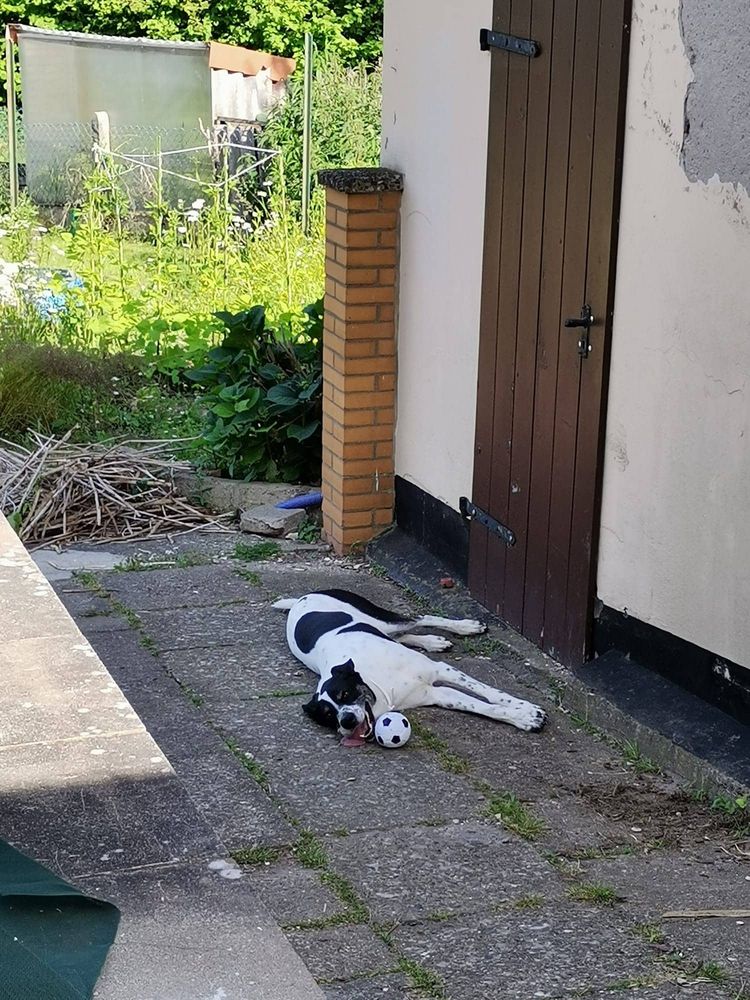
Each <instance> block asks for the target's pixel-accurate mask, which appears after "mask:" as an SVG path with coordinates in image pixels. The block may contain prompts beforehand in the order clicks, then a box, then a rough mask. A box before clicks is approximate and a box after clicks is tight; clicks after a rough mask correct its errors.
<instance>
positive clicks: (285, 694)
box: [254, 688, 310, 701]
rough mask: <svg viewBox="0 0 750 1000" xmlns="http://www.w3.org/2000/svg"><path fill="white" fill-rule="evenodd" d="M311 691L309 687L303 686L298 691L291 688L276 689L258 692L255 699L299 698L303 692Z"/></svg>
mask: <svg viewBox="0 0 750 1000" xmlns="http://www.w3.org/2000/svg"><path fill="white" fill-rule="evenodd" d="M309 693H310V692H309V691H308V690H307V688H301V689H300V690H298V691H291V690H282V689H279V690H276V691H269V692H268V693H267V694H256V695H255V699H254V700H255V701H266V700H267V699H269V698H298V697H299V696H300V695H301V694H309Z"/></svg>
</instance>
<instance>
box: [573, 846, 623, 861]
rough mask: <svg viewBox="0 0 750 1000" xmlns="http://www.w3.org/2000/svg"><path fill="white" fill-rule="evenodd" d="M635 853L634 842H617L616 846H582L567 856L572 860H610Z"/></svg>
mask: <svg viewBox="0 0 750 1000" xmlns="http://www.w3.org/2000/svg"><path fill="white" fill-rule="evenodd" d="M635 853H636V849H635V847H634V846H633V845H632V844H616V845H615V846H614V847H581V848H579V849H578V850H576V851H570V852H569V853H567V854H566V857H567V858H568V859H569V860H570V861H608V860H611V859H612V858H622V857H627V856H628V855H631V854H635Z"/></svg>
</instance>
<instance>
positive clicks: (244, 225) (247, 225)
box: [242, 222, 253, 232]
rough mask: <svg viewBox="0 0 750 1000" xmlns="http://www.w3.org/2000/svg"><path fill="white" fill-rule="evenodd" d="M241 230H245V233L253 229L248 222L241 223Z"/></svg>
mask: <svg viewBox="0 0 750 1000" xmlns="http://www.w3.org/2000/svg"><path fill="white" fill-rule="evenodd" d="M242 228H243V229H244V230H245V232H247V231H248V230H249V229H252V228H253V227H252V226H251V225H250V223H249V222H243V223H242Z"/></svg>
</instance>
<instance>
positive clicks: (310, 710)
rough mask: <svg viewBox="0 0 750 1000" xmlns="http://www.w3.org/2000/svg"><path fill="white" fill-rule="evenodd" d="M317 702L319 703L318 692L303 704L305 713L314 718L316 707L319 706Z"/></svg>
mask: <svg viewBox="0 0 750 1000" xmlns="http://www.w3.org/2000/svg"><path fill="white" fill-rule="evenodd" d="M317 704H318V696H317V694H314V695H313V696H312V698H311V699H310V700H309V701H308V702H307V704H306V705H303V706H302V711H303V712H304V713H305V715H309V716H310V718H311V719H314V718H315V708H316V707H317Z"/></svg>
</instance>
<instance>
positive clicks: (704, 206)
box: [598, 0, 750, 666]
mask: <svg viewBox="0 0 750 1000" xmlns="http://www.w3.org/2000/svg"><path fill="white" fill-rule="evenodd" d="M678 7H679V4H678V0H665V2H662V3H660V4H659V5H658V7H657V6H654V5H653V4H651V3H647V2H645V0H635V3H634V18H633V39H632V46H631V62H630V86H629V92H628V104H627V132H626V144H625V163H624V181H623V197H622V213H621V224H620V248H619V256H618V270H617V291H616V303H615V321H614V337H613V352H612V366H611V388H610V394H609V411H608V426H607V445H606V460H605V477H604V499H603V511H602V537H601V548H600V557H599V572H598V589H599V596H600V598H601V599H602V600H603V601H604V602H605V603H606V604H608V605H610V606H612V607H615V608H618V609H619V610H622V609H624V608H627V610H628V613H629V614H631V615H633V616H635V617H636V618H639V619H641V620H642V621H646V622H650V623H652V624H654V625H657V626H659V627H661V628H664V629H667V630H668V631H669V632H672V633H674V634H676V635H679V636H681V637H683V638H685V639H688V640H690V641H692V642H695V643H697V644H699V645H700V646H703V647H706V648H708V649H711V650H712V651H714V652H716V653H718V654H720V655H723V656H725V657H727V658H729V659H732V660H735V661H737V662H739V663H742V664H745V665H747V666H750V614H749V613H748V609H749V608H750V457H749V453H748V445H749V444H750V433H748V431H749V430H750V428H749V427H748V424H749V419H748V394H749V393H750V384H749V383H750V199H749V198H748V195H747V192H746V191H745V190H744V189H743V188H741V187H738V186H734V185H732V184H731V183H722V182H720V181H719V180H718V179H714V180H712V181H710V182H709V183H700V182H690V181H689V180H688V178H687V177H686V175H685V172H684V171H683V169H682V167H681V165H680V151H681V143H682V134H683V114H684V105H685V94H686V88H687V86H688V84H689V83H690V81H691V79H692V70H691V68H690V64H689V62H688V59H687V57H686V54H685V49H684V46H683V42H682V38H681V34H680V25H679V20H678ZM699 127H700V122H698V121H696V122H693V123H692V128H699ZM735 141H736V142H739V141H741V138H740V137H739V136H736V137H735Z"/></svg>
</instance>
